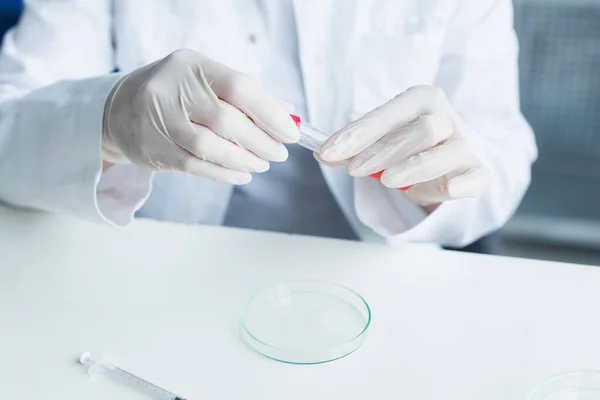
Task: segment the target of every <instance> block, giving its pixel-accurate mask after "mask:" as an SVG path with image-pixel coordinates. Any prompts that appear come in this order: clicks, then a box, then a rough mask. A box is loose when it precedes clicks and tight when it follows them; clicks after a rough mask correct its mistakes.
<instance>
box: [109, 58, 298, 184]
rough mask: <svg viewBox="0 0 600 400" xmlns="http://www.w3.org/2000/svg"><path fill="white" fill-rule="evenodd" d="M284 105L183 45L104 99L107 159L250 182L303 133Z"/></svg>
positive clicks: (127, 78) (122, 82)
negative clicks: (299, 131)
mask: <svg viewBox="0 0 600 400" xmlns="http://www.w3.org/2000/svg"><path fill="white" fill-rule="evenodd" d="M290 111H291V110H290V109H286V105H285V104H284V103H282V102H280V101H278V100H276V99H275V98H273V97H271V96H270V95H269V94H268V93H266V92H265V91H264V90H262V89H261V88H260V87H259V86H258V85H257V84H256V83H254V82H253V81H252V80H250V78H248V77H247V76H246V75H243V74H241V73H239V72H236V71H234V70H232V69H230V68H228V67H226V66H224V65H222V64H219V63H218V62H216V61H213V60H211V59H209V58H207V57H206V56H204V55H202V54H200V53H197V52H194V51H192V50H178V51H176V52H174V53H172V54H170V55H169V56H167V57H165V58H164V59H162V60H160V61H157V62H155V63H153V64H150V65H147V66H145V67H142V68H139V69H137V70H135V71H133V72H132V73H130V74H129V75H126V76H125V77H124V78H123V79H122V80H120V81H119V82H118V83H117V85H116V86H115V88H114V89H113V91H112V93H111V94H110V96H109V97H108V99H107V101H106V107H105V112H104V128H103V135H102V150H103V158H104V159H105V160H106V161H110V162H113V163H116V162H128V161H131V162H133V163H135V164H138V165H140V166H145V167H149V168H152V169H154V170H169V171H184V172H189V173H191V174H195V175H198V176H202V177H206V178H209V179H212V180H215V181H220V182H227V183H232V184H244V183H248V182H250V181H251V180H252V176H251V174H250V173H251V172H264V171H266V170H268V169H269V161H284V160H286V159H287V156H288V153H287V150H286V148H285V146H284V145H283V144H282V143H291V142H295V141H297V140H298V139H299V133H298V129H297V128H296V126H295V125H294V122H293V121H292V119H291V118H290V115H289V113H290Z"/></svg>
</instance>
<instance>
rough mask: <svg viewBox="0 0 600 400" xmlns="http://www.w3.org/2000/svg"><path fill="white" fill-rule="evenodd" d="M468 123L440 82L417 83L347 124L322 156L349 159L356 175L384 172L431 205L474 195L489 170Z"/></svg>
mask: <svg viewBox="0 0 600 400" xmlns="http://www.w3.org/2000/svg"><path fill="white" fill-rule="evenodd" d="M465 132H466V127H465V124H464V122H463V121H462V119H461V118H460V116H459V115H458V114H457V113H456V111H455V110H454V109H453V107H452V106H451V105H450V103H449V102H448V100H447V98H446V96H445V95H444V93H443V92H442V91H441V90H440V89H438V88H435V87H429V86H418V87H414V88H411V89H409V90H407V91H406V92H404V93H402V94H400V95H398V96H397V97H395V98H394V99H392V100H390V101H389V102H388V103H386V104H384V105H382V106H381V107H379V108H376V109H375V110H373V111H371V112H369V113H367V114H366V115H365V116H363V117H362V118H360V119H358V120H357V121H355V122H353V123H351V124H350V125H348V126H347V127H345V128H343V129H342V130H340V131H339V132H337V133H336V134H335V135H333V136H332V137H331V138H329V140H328V141H327V142H326V143H325V144H324V145H323V147H322V148H321V151H320V157H319V158H320V159H321V160H323V161H324V162H326V163H338V162H344V163H347V165H348V172H349V173H350V174H351V175H353V176H355V177H364V176H369V175H371V174H373V173H376V172H379V171H383V174H382V175H381V183H383V184H384V185H385V186H387V187H390V188H401V187H407V186H411V188H410V189H409V190H407V191H405V192H404V194H405V196H407V197H408V198H409V199H410V200H411V201H413V202H414V203H416V204H418V205H421V206H432V205H435V204H439V203H442V202H444V201H447V200H453V199H460V198H465V197H475V196H478V195H479V194H481V193H482V192H483V191H484V190H485V188H486V187H487V185H488V183H489V180H490V173H489V171H488V169H487V168H486V167H484V165H483V164H482V163H481V161H480V160H479V158H478V156H477V154H476V152H475V150H474V149H473V148H472V146H471V145H470V144H469V143H468V142H467V141H466V140H465Z"/></svg>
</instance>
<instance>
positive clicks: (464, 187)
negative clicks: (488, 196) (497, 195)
mask: <svg viewBox="0 0 600 400" xmlns="http://www.w3.org/2000/svg"><path fill="white" fill-rule="evenodd" d="M490 179H491V173H490V171H489V170H488V169H487V168H485V167H483V166H480V167H476V168H471V169H468V170H467V171H465V172H464V173H462V174H460V175H458V176H455V177H453V178H452V179H450V180H449V181H448V184H447V192H448V195H449V196H450V198H452V199H461V198H465V197H477V196H479V195H480V194H481V193H483V192H484V191H485V189H486V188H487V187H488V185H489V183H490Z"/></svg>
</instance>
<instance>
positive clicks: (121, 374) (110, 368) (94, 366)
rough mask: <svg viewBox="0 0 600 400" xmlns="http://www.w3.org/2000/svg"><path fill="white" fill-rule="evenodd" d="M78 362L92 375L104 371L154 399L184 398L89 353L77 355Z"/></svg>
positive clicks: (183, 399) (179, 399) (178, 399)
mask: <svg viewBox="0 0 600 400" xmlns="http://www.w3.org/2000/svg"><path fill="white" fill-rule="evenodd" d="M79 362H80V363H81V364H83V365H87V366H88V373H89V374H90V375H93V374H95V373H98V372H99V373H104V374H106V375H109V376H110V377H113V378H115V379H117V380H119V381H121V382H124V383H127V384H129V385H131V386H134V387H135V388H138V389H143V390H144V391H145V392H146V393H147V394H148V395H152V396H154V397H155V398H156V399H160V400H186V399H185V397H181V396H177V395H176V394H174V393H172V392H169V391H168V390H165V389H163V388H161V387H160V386H157V385H155V384H153V383H150V382H148V381H147V380H145V379H142V378H140V377H139V376H136V375H134V374H132V373H131V372H127V371H125V370H124V369H121V368H119V367H117V366H115V365H112V364H110V363H107V362H104V361H97V360H94V359H93V358H92V355H91V354H90V353H83V354H82V355H81V357H79Z"/></svg>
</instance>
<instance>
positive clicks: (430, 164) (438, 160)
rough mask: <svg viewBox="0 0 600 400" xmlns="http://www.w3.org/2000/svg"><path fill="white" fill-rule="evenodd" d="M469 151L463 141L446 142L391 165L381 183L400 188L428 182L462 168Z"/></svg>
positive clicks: (382, 176)
mask: <svg viewBox="0 0 600 400" xmlns="http://www.w3.org/2000/svg"><path fill="white" fill-rule="evenodd" d="M469 155H470V154H469V149H468V148H467V147H466V144H465V143H464V141H463V140H460V139H458V140H448V141H446V142H444V143H442V144H440V145H439V146H436V147H434V148H432V149H429V150H426V151H424V152H422V153H419V154H416V155H414V156H412V157H410V158H408V159H406V160H404V161H401V162H399V163H397V164H394V165H392V166H391V167H389V168H388V169H386V170H385V171H384V172H383V175H381V183H383V184H384V185H385V186H387V187H391V188H400V187H406V186H412V185H415V184H417V183H422V182H428V181H431V180H434V179H436V178H439V177H441V176H443V175H446V174H448V173H451V172H453V171H457V170H459V169H461V168H464V163H465V161H466V157H467V156H469Z"/></svg>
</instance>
